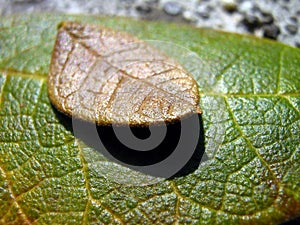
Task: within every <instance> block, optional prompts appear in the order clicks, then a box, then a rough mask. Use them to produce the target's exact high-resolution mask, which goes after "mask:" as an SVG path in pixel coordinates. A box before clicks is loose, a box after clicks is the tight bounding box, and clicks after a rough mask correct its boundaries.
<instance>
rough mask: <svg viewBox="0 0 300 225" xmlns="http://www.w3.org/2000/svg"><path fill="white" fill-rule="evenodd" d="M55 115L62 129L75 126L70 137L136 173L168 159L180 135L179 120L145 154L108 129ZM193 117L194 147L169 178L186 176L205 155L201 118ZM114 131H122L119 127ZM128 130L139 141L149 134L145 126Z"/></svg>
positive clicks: (69, 128)
mask: <svg viewBox="0 0 300 225" xmlns="http://www.w3.org/2000/svg"><path fill="white" fill-rule="evenodd" d="M55 112H56V114H57V117H58V119H59V120H60V122H61V124H63V125H64V126H65V127H66V129H68V130H70V131H72V132H73V126H72V122H73V123H74V122H75V123H76V127H77V128H76V133H75V134H74V132H73V134H74V135H75V136H76V137H77V138H79V139H80V140H82V141H83V142H84V143H85V144H86V145H88V146H90V147H92V148H93V149H95V150H97V151H98V152H100V153H101V154H103V155H104V156H105V157H107V158H108V159H109V160H111V161H114V162H118V161H120V162H122V163H124V164H125V165H126V166H127V167H129V168H132V169H136V170H139V169H137V168H136V167H143V166H148V165H153V164H156V163H158V162H161V161H162V160H164V159H166V158H168V157H169V156H170V155H171V154H172V153H173V151H174V150H175V148H176V146H177V144H178V141H179V139H180V135H181V122H180V121H179V122H176V123H173V124H168V125H167V133H166V137H165V138H164V140H163V141H162V142H161V143H160V144H159V145H158V146H157V147H156V148H154V149H153V150H149V151H137V150H133V149H130V148H128V147H126V146H125V145H123V144H122V143H121V142H120V141H119V140H118V138H117V137H116V135H115V132H114V130H113V128H112V127H111V126H96V125H95V124H92V123H89V122H86V121H82V120H77V119H76V120H74V119H73V120H72V118H70V117H67V116H65V115H64V114H62V113H60V112H58V111H57V110H55ZM195 116H196V115H195ZM197 116H198V121H199V126H200V133H199V132H198V133H199V134H197V135H198V143H197V145H196V148H195V150H194V152H193V154H192V157H191V158H190V160H189V161H188V162H187V163H186V164H185V165H184V166H183V167H182V169H180V171H178V172H177V173H176V174H175V175H173V176H172V177H178V176H184V175H187V174H189V173H192V172H193V171H195V170H196V169H197V168H198V167H199V164H200V162H201V159H202V157H203V154H204V152H205V148H204V141H205V140H204V129H203V121H202V117H201V115H197ZM184 120H189V118H185V119H184ZM95 126H96V131H97V132H93V130H95ZM78 127H79V128H80V131H79V132H78ZM117 129H122V127H120V128H117ZM130 129H131V131H132V133H133V134H134V135H135V136H136V137H137V138H139V139H146V138H148V137H149V135H150V134H151V133H150V131H149V128H147V127H146V128H145V127H131V128H130ZM155 129H160V127H159V126H157V127H155ZM191 129H192V128H191ZM189 132H191V133H192V132H195V131H193V130H190V131H189ZM93 133H97V134H96V135H97V136H95V134H93ZM99 139H100V140H101V141H100V140H99ZM99 143H101V144H103V146H104V147H105V149H106V150H107V151H105V150H104V148H103V146H101V145H99ZM122 163H121V164H122ZM139 171H140V172H143V173H146V174H149V175H153V176H158V177H164V176H163V175H160V174H159V173H157V171H156V172H153V173H151V172H149V173H148V172H145V171H143V170H139ZM166 178H169V177H166Z"/></svg>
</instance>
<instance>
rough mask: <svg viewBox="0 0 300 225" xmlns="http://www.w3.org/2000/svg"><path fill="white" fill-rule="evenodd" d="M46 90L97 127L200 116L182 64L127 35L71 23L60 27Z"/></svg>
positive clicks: (62, 108)
mask: <svg viewBox="0 0 300 225" xmlns="http://www.w3.org/2000/svg"><path fill="white" fill-rule="evenodd" d="M48 92H49V97H50V99H51V102H52V104H53V105H54V106H55V107H56V108H57V109H58V110H59V111H61V112H63V113H65V114H67V115H69V116H75V117H77V118H80V119H84V120H87V121H90V122H96V123H97V124H100V125H110V124H120V125H122V124H129V125H132V126H144V125H149V124H156V123H160V122H174V121H177V120H179V119H181V118H183V117H186V116H188V115H190V114H195V113H201V110H200V109H199V107H198V104H199V94H198V87H197V83H196V81H195V80H194V79H193V78H192V77H191V76H190V74H188V72H186V71H185V70H184V68H183V67H182V66H181V65H179V64H178V63H176V62H175V61H174V60H172V59H170V58H169V57H168V56H166V55H165V54H163V53H162V52H160V51H159V50H157V49H155V48H154V47H151V46H150V45H149V44H147V43H145V42H143V41H140V40H139V39H137V38H135V37H133V36H130V35H129V34H126V33H123V32H119V31H115V30H111V29H108V28H103V27H100V26H93V25H83V24H80V23H75V22H65V23H63V24H61V26H60V28H59V32H58V35H57V39H56V44H55V48H54V51H53V55H52V60H51V65H50V71H49V75H48Z"/></svg>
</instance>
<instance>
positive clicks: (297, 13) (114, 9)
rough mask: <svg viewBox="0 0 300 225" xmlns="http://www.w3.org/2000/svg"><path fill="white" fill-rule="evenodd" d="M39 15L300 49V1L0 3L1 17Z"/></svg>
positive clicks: (14, 0) (10, 0) (56, 0)
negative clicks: (182, 29) (139, 24)
mask: <svg viewBox="0 0 300 225" xmlns="http://www.w3.org/2000/svg"><path fill="white" fill-rule="evenodd" d="M37 12H40V13H41V12H61V13H72V14H106V15H119V16H130V17H135V18H145V19H150V20H164V21H175V22H183V23H190V24H193V25H195V26H198V27H210V28H214V29H221V30H225V31H232V32H238V33H252V34H254V35H256V36H259V37H266V38H270V39H275V40H278V41H280V42H284V43H286V44H288V45H291V46H296V47H300V21H299V20H300V0H185V1H184V0H182V1H180V0H102V1H101V0H98V1H97V0H90V1H86V0H64V1H62V0H0V15H10V14H14V13H37Z"/></svg>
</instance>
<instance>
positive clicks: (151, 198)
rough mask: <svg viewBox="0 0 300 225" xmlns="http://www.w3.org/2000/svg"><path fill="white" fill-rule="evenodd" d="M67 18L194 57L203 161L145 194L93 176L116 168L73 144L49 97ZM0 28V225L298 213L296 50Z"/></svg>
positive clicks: (138, 29) (143, 34)
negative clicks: (71, 28)
mask: <svg viewBox="0 0 300 225" xmlns="http://www.w3.org/2000/svg"><path fill="white" fill-rule="evenodd" d="M66 20H75V21H82V22H88V23H96V24H101V25H103V26H108V27H112V28H114V29H119V30H124V31H127V32H129V33H132V34H133V35H136V36H138V37H140V38H142V39H158V40H165V41H170V42H174V43H176V44H178V45H181V46H184V47H186V48H188V49H190V50H192V51H194V52H196V53H197V54H198V56H199V57H200V59H201V60H202V62H203V64H201V65H199V70H201V73H198V75H196V77H195V79H196V80H197V82H198V85H199V90H200V93H201V103H200V104H201V108H202V109H203V111H204V114H203V125H204V129H205V137H206V140H205V141H206V143H205V144H206V150H207V155H208V159H209V160H208V161H206V162H205V163H203V164H201V165H200V166H199V168H198V169H197V170H196V171H194V172H193V173H191V174H189V175H186V176H183V177H177V178H175V179H172V180H167V181H164V182H160V183H157V184H155V185H151V186H145V187H134V188H133V187H126V186H123V185H120V184H116V183H114V182H112V181H111V180H110V179H109V177H107V174H102V173H99V171H102V170H101V168H107V169H109V168H114V167H116V166H117V165H116V164H115V163H112V162H110V161H107V160H106V159H105V157H103V156H102V155H100V154H99V153H97V152H95V151H94V150H93V149H91V148H89V147H88V146H85V145H83V144H82V143H81V142H80V141H79V140H77V139H75V138H74V137H73V135H72V133H71V132H70V131H69V130H67V129H66V128H65V127H64V126H63V125H62V124H61V121H60V119H59V118H58V117H57V114H56V113H55V111H54V109H53V108H52V106H51V104H50V101H49V99H48V96H47V85H46V75H47V72H48V68H49V64H50V59H51V52H52V48H53V45H54V41H55V35H56V28H57V25H58V24H59V23H60V22H61V21H66ZM0 30H1V32H0V90H1V100H0V197H1V198H0V224H31V223H37V224H95V223H100V224H109V223H111V224H137V223H148V224H149V223H155V222H157V223H161V224H173V223H176V222H178V223H180V224H226V223H227V224H278V223H280V222H282V221H286V220H288V219H290V218H292V217H294V216H297V215H300V195H299V190H300V175H299V174H300V163H299V162H300V158H299V157H300V153H299V152H300V147H299V143H300V137H299V133H300V114H299V109H300V93H299V90H300V78H299V77H300V76H299V75H300V67H299V61H300V51H299V50H298V49H294V48H290V47H287V46H284V45H282V44H278V43H275V42H270V41H266V40H259V39H256V38H252V37H247V36H240V35H235V34H227V33H222V32H216V31H211V30H201V29H194V28H191V27H189V26H184V25H176V24H165V23H159V22H154V23H150V22H144V21H142V22H140V21H135V20H129V19H124V18H121V19H120V18H104V17H84V16H64V15H55V16H53V15H46V16H39V15H38V16H16V17H9V18H3V19H1V21H0ZM124 171H125V168H124Z"/></svg>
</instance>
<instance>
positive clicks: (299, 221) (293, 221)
mask: <svg viewBox="0 0 300 225" xmlns="http://www.w3.org/2000/svg"><path fill="white" fill-rule="evenodd" d="M294 224H295V225H299V224H300V216H298V217H295V218H293V219H291V220H289V221H287V222H284V223H281V224H280V225H294Z"/></svg>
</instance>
